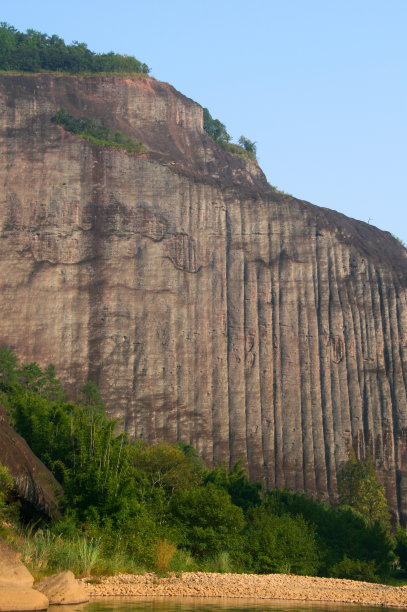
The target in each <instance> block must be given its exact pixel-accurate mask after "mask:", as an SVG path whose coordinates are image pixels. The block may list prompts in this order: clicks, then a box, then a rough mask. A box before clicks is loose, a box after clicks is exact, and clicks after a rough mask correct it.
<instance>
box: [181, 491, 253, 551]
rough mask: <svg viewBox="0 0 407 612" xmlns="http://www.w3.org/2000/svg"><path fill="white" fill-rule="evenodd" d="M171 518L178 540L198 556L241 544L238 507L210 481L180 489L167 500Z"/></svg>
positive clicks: (242, 520) (241, 513)
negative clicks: (178, 534)
mask: <svg viewBox="0 0 407 612" xmlns="http://www.w3.org/2000/svg"><path fill="white" fill-rule="evenodd" d="M170 509H171V519H172V521H173V522H174V524H175V525H176V526H178V528H179V530H180V533H182V539H181V544H182V546H183V547H184V548H186V549H188V550H190V551H191V553H192V554H193V555H197V556H199V557H204V556H209V557H211V556H214V555H217V554H219V553H220V552H222V551H225V550H232V551H236V550H237V549H239V547H240V546H241V544H242V540H241V536H240V532H241V530H242V529H243V525H244V518H243V512H242V510H241V508H238V507H237V506H235V505H234V504H233V503H232V501H231V499H230V496H229V495H228V494H227V493H226V491H223V490H222V489H219V488H218V487H216V486H215V485H213V484H212V483H209V484H208V485H207V486H205V487H203V486H201V487H197V488H191V489H186V490H180V491H179V492H178V493H177V494H176V495H174V496H173V498H172V500H171V507H170Z"/></svg>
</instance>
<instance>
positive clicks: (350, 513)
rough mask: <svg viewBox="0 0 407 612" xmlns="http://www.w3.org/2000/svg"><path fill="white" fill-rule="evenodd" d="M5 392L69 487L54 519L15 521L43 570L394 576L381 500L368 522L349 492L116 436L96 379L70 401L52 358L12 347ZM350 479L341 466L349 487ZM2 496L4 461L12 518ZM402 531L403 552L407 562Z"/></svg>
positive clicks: (359, 476)
mask: <svg viewBox="0 0 407 612" xmlns="http://www.w3.org/2000/svg"><path fill="white" fill-rule="evenodd" d="M0 402H1V403H2V404H3V405H4V406H5V408H6V410H7V413H8V415H9V418H10V421H11V424H12V425H13V426H14V428H15V429H16V430H17V431H18V432H19V433H20V434H21V435H22V436H23V437H24V438H25V440H26V441H27V442H28V444H29V446H30V447H31V448H32V450H33V451H34V453H35V454H36V455H37V456H38V457H39V458H40V459H41V460H42V461H43V462H44V463H45V464H46V466H47V467H48V468H49V469H50V470H51V471H52V472H53V473H54V475H55V476H56V478H57V479H58V480H59V481H60V482H61V484H62V485H63V488H64V492H65V493H64V499H61V500H60V507H61V511H62V514H63V516H62V519H61V520H59V521H58V522H56V523H54V524H53V525H47V524H46V523H44V522H42V523H38V524H36V525H35V527H31V528H29V529H28V531H26V532H24V531H19V530H18V528H17V527H16V526H14V527H10V528H9V529H8V533H7V537H8V539H9V540H11V541H13V542H14V543H15V544H16V545H17V546H18V547H19V548H20V549H21V550H22V552H23V558H24V560H25V561H26V562H27V563H28V564H29V565H30V567H31V568H32V569H33V570H34V571H36V572H37V571H38V568H41V571H42V572H45V573H52V572H54V571H57V570H61V569H72V570H73V571H75V572H77V573H87V572H90V571H93V572H94V573H97V572H100V573H115V572H117V571H135V570H137V569H142V568H145V569H153V570H157V571H165V570H167V569H170V570H174V571H182V570H205V571H245V572H256V573H268V572H280V573H281V572H284V573H289V572H295V573H297V574H308V575H316V574H318V575H323V576H338V577H339V576H344V577H353V578H359V579H368V580H372V581H379V580H385V579H387V577H388V576H389V573H390V569H391V562H392V560H393V559H394V548H395V540H394V538H393V537H392V536H391V534H390V524H389V521H388V515H386V514H384V513H383V512H381V511H380V512H377V509H374V512H373V513H371V514H370V516H369V517H368V520H367V519H366V517H365V516H364V515H363V514H362V513H361V512H360V509H359V508H358V509H355V508H353V507H351V504H350V503H349V500H348V499H346V500H345V501H346V502H347V505H346V506H338V507H330V506H329V505H327V504H321V503H318V502H315V501H312V500H311V499H309V498H308V497H306V496H305V495H301V494H295V493H293V492H290V491H281V490H273V491H269V492H262V490H261V486H260V485H259V484H258V483H251V482H249V480H248V478H247V473H246V471H245V469H244V468H243V467H242V466H241V465H239V464H238V465H235V466H234V467H233V468H232V469H228V468H226V467H225V466H216V467H215V468H213V469H208V468H207V467H206V466H205V464H204V463H203V462H202V460H201V459H200V458H199V457H198V455H197V453H196V452H195V450H194V449H193V448H192V447H191V446H189V445H186V444H181V443H178V444H174V445H170V444H167V443H164V442H163V443H160V444H155V445H149V444H147V443H146V442H145V441H144V440H134V441H131V440H130V439H129V438H128V437H127V435H126V434H124V433H120V434H117V432H116V429H117V425H118V423H117V422H116V421H110V420H108V419H107V417H106V416H105V412H104V404H103V401H102V400H101V397H100V395H99V392H98V390H97V388H96V387H95V386H94V385H93V384H92V383H90V382H89V383H87V384H86V385H85V387H83V389H82V391H81V393H80V395H79V396H78V398H77V399H76V401H68V400H67V399H66V398H65V397H64V394H63V391H62V385H61V383H60V381H59V380H58V379H57V378H56V375H55V370H54V368H53V366H49V367H48V368H46V369H45V370H42V369H41V368H40V367H39V366H38V365H37V364H36V363H31V364H27V365H23V364H20V363H19V361H18V359H17V358H16V356H15V355H14V353H13V352H11V351H10V350H8V349H5V348H4V349H1V350H0ZM355 461H356V459H355V458H353V457H352V458H351V464H350V468H349V470H348V472H349V471H350V472H351V473H352V478H351V485H350V486H351V490H352V492H356V493H358V492H360V491H362V492H363V491H365V489H364V485H365V484H366V483H364V482H363V481H364V478H365V475H366V473H367V474H368V475H369V479H368V480H369V482H373V484H374V489H375V490H379V488H380V487H381V485H379V484H378V481H377V478H376V477H375V475H374V474H373V472H372V468H371V465H370V464H369V465H367V466H366V465H365V464H361V469H359V467H360V466H359V467H358V469H357V470H355V469H354V463H355ZM348 472H347V466H344V474H347V473H348ZM348 480H349V479H347V477H345V476H344V478H343V492H344V493H345V487H346V482H347V481H348ZM365 493H366V491H365ZM356 497H358V496H357V495H356ZM362 498H363V499H364V497H363V495H362ZM6 500H8V502H7V503H8V504H9V509H12V506H13V505H14V504H13V503H12V497H10V481H9V479H8V478H7V475H6V474H5V473H4V469H2V468H1V467H0V522H1V521H3V523H4V524H5V525H7V524H8V522H7V521H5V520H4V519H5V517H6V516H11V514H10V513H7V510H8V509H7V507H6V506H5V504H6ZM351 501H352V500H351ZM400 534H401V535H400ZM402 535H403V534H402V532H399V536H398V540H397V542H398V544H397V546H398V548H397V551H398V554H399V556H400V559H403V563H404V560H405V558H406V556H407V555H406V554H405V550H407V538H406V537H405V534H404V539H403V537H402Z"/></svg>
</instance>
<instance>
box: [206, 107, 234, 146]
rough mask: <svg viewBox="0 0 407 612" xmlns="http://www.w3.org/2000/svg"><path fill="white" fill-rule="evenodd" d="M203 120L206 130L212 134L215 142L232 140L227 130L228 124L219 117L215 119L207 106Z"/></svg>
mask: <svg viewBox="0 0 407 612" xmlns="http://www.w3.org/2000/svg"><path fill="white" fill-rule="evenodd" d="M203 122H204V123H203V127H204V130H205V132H207V134H209V136H212V138H213V139H214V141H215V142H217V143H219V142H229V140H231V136H230V135H229V134H228V133H227V131H226V126H225V125H224V124H223V123H221V122H220V121H219V119H213V118H212V116H211V114H210V112H209V111H208V109H207V108H204V109H203Z"/></svg>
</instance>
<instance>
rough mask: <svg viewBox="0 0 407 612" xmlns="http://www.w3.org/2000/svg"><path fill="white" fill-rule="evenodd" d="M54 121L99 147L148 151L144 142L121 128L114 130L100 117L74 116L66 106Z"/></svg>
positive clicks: (56, 115)
mask: <svg viewBox="0 0 407 612" xmlns="http://www.w3.org/2000/svg"><path fill="white" fill-rule="evenodd" d="M52 121H53V122H54V123H57V124H58V125H61V126H62V127H63V128H64V129H65V130H67V131H68V132H72V133H73V134H76V136H79V137H80V138H83V139H84V140H88V141H89V142H91V143H92V144H95V145H97V146H99V147H113V148H116V149H124V150H125V151H128V152H129V153H145V152H146V151H147V149H146V147H145V146H144V145H143V143H142V142H140V141H139V140H136V139H135V138H131V137H130V136H126V135H125V134H123V132H121V131H120V130H117V131H115V132H112V131H111V129H110V128H109V127H108V126H106V125H104V124H103V123H102V122H101V121H100V120H98V119H94V118H89V117H80V118H77V117H74V116H73V115H71V114H69V113H68V111H67V110H66V109H65V108H61V109H60V110H59V111H58V112H57V113H56V114H55V115H54V117H52Z"/></svg>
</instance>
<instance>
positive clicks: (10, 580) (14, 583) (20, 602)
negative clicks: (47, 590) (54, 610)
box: [0, 539, 48, 612]
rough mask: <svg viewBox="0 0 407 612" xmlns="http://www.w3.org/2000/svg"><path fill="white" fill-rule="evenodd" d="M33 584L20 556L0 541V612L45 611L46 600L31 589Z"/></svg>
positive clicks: (32, 579)
mask: <svg viewBox="0 0 407 612" xmlns="http://www.w3.org/2000/svg"><path fill="white" fill-rule="evenodd" d="M33 582H34V578H33V577H32V576H31V574H30V572H29V571H28V569H27V568H26V567H25V565H23V564H22V563H21V561H20V554H19V553H17V552H16V551H15V550H14V549H13V548H11V546H9V544H6V542H4V541H3V540H1V539H0V612H12V611H14V610H16V611H20V612H25V611H28V610H46V609H47V608H48V598H47V597H46V596H45V595H44V594H43V593H39V592H38V591H35V590H34V589H33V588H32V585H33Z"/></svg>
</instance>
